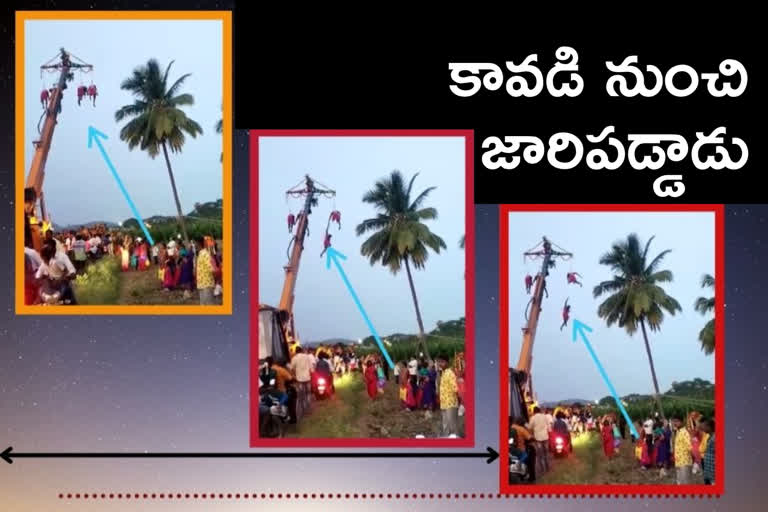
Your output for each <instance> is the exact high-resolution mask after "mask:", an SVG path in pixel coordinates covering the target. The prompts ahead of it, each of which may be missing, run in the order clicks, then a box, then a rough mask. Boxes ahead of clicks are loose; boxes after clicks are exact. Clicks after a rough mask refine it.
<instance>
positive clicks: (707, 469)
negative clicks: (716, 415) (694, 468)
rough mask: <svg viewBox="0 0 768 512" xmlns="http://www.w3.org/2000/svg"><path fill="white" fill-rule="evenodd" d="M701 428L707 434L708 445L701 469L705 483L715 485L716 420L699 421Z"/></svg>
mask: <svg viewBox="0 0 768 512" xmlns="http://www.w3.org/2000/svg"><path fill="white" fill-rule="evenodd" d="M699 429H700V430H701V431H702V432H703V433H704V434H707V437H708V439H707V447H706V449H705V451H704V457H703V458H702V459H701V469H702V471H703V473H704V485H714V483H715V421H714V420H711V419H705V420H702V421H701V422H700V423H699Z"/></svg>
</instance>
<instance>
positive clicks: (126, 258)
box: [120, 235, 131, 272]
mask: <svg viewBox="0 0 768 512" xmlns="http://www.w3.org/2000/svg"><path fill="white" fill-rule="evenodd" d="M120 259H121V267H122V269H123V272H127V271H128V270H130V268H131V237H129V236H128V235H126V236H125V238H123V243H122V245H121V247H120Z"/></svg>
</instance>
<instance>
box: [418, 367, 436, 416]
mask: <svg viewBox="0 0 768 512" xmlns="http://www.w3.org/2000/svg"><path fill="white" fill-rule="evenodd" d="M422 382H423V384H422V387H423V392H422V395H421V406H422V407H423V408H424V409H426V410H428V411H434V410H435V408H436V407H437V392H436V391H437V390H436V388H435V384H436V383H437V370H435V363H429V366H428V367H427V368H426V369H425V373H424V376H423V381H422Z"/></svg>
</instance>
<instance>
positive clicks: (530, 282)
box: [525, 274, 533, 295]
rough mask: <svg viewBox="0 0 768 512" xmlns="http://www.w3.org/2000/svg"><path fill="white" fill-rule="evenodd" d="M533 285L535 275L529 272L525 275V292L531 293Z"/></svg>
mask: <svg viewBox="0 0 768 512" xmlns="http://www.w3.org/2000/svg"><path fill="white" fill-rule="evenodd" d="M531 286H533V277H531V274H528V275H527V276H525V293H527V294H528V295H530V294H531Z"/></svg>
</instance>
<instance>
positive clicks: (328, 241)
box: [320, 233, 331, 258]
mask: <svg viewBox="0 0 768 512" xmlns="http://www.w3.org/2000/svg"><path fill="white" fill-rule="evenodd" d="M330 246H331V234H330V233H326V234H325V240H324V241H323V252H321V253H320V257H321V258H322V257H323V256H324V255H325V251H327V250H328V248H329V247H330Z"/></svg>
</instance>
